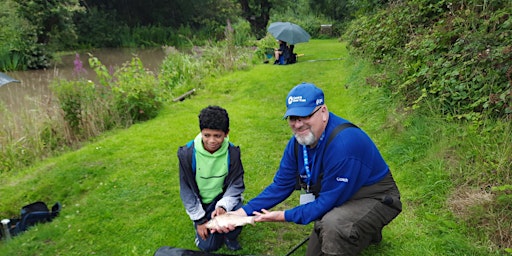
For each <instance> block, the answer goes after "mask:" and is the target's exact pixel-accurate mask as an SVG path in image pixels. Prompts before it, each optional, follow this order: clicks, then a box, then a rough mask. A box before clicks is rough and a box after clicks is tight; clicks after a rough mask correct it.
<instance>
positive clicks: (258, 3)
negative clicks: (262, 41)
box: [238, 0, 273, 39]
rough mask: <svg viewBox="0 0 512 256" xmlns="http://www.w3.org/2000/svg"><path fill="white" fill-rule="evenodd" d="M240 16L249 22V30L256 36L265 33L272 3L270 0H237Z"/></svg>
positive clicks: (262, 35)
mask: <svg viewBox="0 0 512 256" xmlns="http://www.w3.org/2000/svg"><path fill="white" fill-rule="evenodd" d="M238 2H239V3H240V6H241V8H242V16H243V17H244V18H245V19H246V20H247V21H248V22H249V24H251V31H252V33H254V35H255V36H256V38H258V39H259V38H263V37H264V36H265V35H266V28H267V25H268V21H269V20H270V10H271V9H272V6H273V3H272V1H270V0H239V1H238Z"/></svg>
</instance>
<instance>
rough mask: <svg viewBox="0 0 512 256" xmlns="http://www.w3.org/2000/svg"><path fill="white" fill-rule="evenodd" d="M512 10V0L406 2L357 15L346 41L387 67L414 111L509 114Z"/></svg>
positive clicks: (456, 115) (473, 116)
mask: <svg viewBox="0 0 512 256" xmlns="http://www.w3.org/2000/svg"><path fill="white" fill-rule="evenodd" d="M411 13H412V14H414V15H411ZM510 13H512V4H511V3H510V2H507V1H504V2H499V1H498V2H493V3H492V4H483V5H481V4H480V1H467V2H464V3H449V2H445V1H434V2H432V3H430V2H429V1H420V0H416V1H407V2H402V3H397V4H390V5H389V7H388V8H387V9H384V10H381V11H379V12H378V13H376V14H374V15H372V16H369V17H361V18H359V19H357V20H356V21H354V22H353V23H352V25H351V26H350V27H349V29H348V31H347V33H346V34H345V38H346V39H347V40H349V41H350V46H351V49H353V50H354V51H355V52H358V53H360V54H363V55H364V56H367V57H368V58H370V59H371V60H373V61H374V62H375V63H378V64H385V65H386V66H385V68H384V72H385V73H387V74H390V75H389V79H388V80H387V81H385V82H384V85H385V86H387V87H388V88H389V89H390V90H392V91H394V92H396V93H397V94H399V95H400V96H401V97H402V99H403V100H404V102H405V103H406V104H408V105H409V106H412V107H413V108H418V107H422V106H423V107H425V106H426V105H427V104H428V103H430V102H433V103H434V104H436V105H437V106H439V110H440V111H441V113H443V114H446V115H447V116H448V117H449V118H457V119H468V120H478V119H481V118H482V117H483V116H492V117H506V116H510V115H511V113H512V103H511V102H512V89H511V84H512V79H511V76H510V74H511V73H512V66H511V65H510V63H511V62H510V60H511V59H512V48H511V45H512V34H511V32H510V31H512V30H511V28H512V16H511V15H510ZM427 102H428V103H427Z"/></svg>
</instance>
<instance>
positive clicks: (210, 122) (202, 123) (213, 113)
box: [199, 106, 229, 133]
mask: <svg viewBox="0 0 512 256" xmlns="http://www.w3.org/2000/svg"><path fill="white" fill-rule="evenodd" d="M199 129H201V131H202V130H203V129H212V130H221V131H223V132H225V133H228V132H229V116H228V112H227V111H226V110H225V109H223V108H221V107H219V106H208V107H206V108H203V109H202V110H201V112H200V113H199Z"/></svg>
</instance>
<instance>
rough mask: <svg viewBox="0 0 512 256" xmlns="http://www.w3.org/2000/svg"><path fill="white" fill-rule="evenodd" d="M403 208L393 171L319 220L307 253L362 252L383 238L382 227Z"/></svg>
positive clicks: (352, 253) (313, 255) (338, 253)
mask: <svg viewBox="0 0 512 256" xmlns="http://www.w3.org/2000/svg"><path fill="white" fill-rule="evenodd" d="M401 211H402V203H401V202H400V192H399V190H398V187H397V186H396V183H395V181H394V179H393V176H392V175H391V172H390V173H389V174H388V175H387V176H386V177H384V178H383V179H382V180H381V181H379V182H378V183H376V184H373V185H371V186H365V187H362V188H361V189H360V190H359V191H358V192H357V193H356V194H355V195H354V196H352V197H351V198H350V200H349V201H347V202H345V203H344V204H343V205H341V206H339V207H336V208H334V209H332V210H331V211H329V212H328V213H327V214H325V215H324V216H323V217H322V218H321V219H320V220H317V221H315V225H314V229H313V231H312V232H311V235H310V239H309V243H308V249H307V252H306V255H310V256H319V255H358V254H359V253H360V252H361V251H362V250H364V249H365V248H366V247H368V245H370V243H372V242H375V243H378V242H380V240H381V239H382V234H381V232H382V228H383V227H384V226H385V225H387V224H388V223H389V222H391V221H392V220H393V219H394V218H395V217H396V216H398V214H399V213H400V212H401Z"/></svg>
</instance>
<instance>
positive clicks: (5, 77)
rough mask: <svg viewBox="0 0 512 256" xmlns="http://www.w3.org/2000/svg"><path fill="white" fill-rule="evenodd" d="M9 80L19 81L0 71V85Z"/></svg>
mask: <svg viewBox="0 0 512 256" xmlns="http://www.w3.org/2000/svg"><path fill="white" fill-rule="evenodd" d="M10 82H18V83H19V82H20V81H18V80H16V79H14V78H12V77H10V76H8V75H6V74H4V73H2V72H0V86H2V85H5V84H8V83H10Z"/></svg>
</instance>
